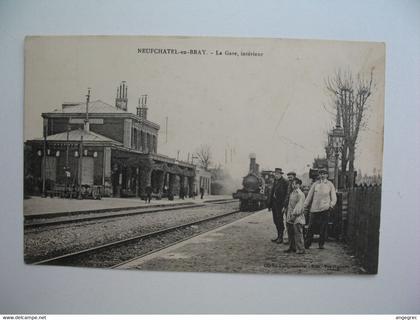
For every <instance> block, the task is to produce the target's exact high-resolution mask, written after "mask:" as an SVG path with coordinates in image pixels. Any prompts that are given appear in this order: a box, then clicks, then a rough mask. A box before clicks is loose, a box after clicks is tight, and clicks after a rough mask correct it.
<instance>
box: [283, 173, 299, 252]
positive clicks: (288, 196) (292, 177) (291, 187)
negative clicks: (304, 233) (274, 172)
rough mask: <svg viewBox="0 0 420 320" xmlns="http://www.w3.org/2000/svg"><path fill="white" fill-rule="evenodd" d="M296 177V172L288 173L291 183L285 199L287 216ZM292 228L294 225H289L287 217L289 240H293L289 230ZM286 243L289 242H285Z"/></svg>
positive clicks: (284, 210) (285, 213)
mask: <svg viewBox="0 0 420 320" xmlns="http://www.w3.org/2000/svg"><path fill="white" fill-rule="evenodd" d="M295 178H296V172H293V171H290V172H288V173H287V180H288V182H289V185H288V187H287V195H286V199H285V200H284V209H283V212H284V215H285V216H287V210H288V207H289V200H290V194H291V193H292V191H293V186H292V184H293V180H294V179H295ZM290 228H293V226H289V225H288V223H287V219H286V232H287V239H288V241H290V240H291V237H292V235H291V233H290V232H289V231H290V230H291V229H290ZM285 244H287V242H285Z"/></svg>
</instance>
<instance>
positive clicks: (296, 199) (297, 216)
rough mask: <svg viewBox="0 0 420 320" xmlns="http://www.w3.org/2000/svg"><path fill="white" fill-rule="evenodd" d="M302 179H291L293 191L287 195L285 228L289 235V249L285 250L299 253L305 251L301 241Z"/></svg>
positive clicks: (302, 213)
mask: <svg viewBox="0 0 420 320" xmlns="http://www.w3.org/2000/svg"><path fill="white" fill-rule="evenodd" d="M301 185H302V181H301V180H300V179H298V178H294V179H293V181H292V188H293V191H292V192H291V193H290V195H289V204H288V206H287V216H286V223H287V230H288V232H287V233H288V235H289V243H290V245H289V249H287V250H285V252H287V253H290V252H296V253H299V254H302V253H305V246H304V243H303V227H304V226H305V215H304V205H305V195H304V194H303V192H302V191H301V190H300V186H301Z"/></svg>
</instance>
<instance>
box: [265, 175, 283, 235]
mask: <svg viewBox="0 0 420 320" xmlns="http://www.w3.org/2000/svg"><path fill="white" fill-rule="evenodd" d="M287 188H288V183H287V181H286V179H284V178H283V170H282V169H280V168H276V169H275V170H274V184H273V188H272V189H271V193H270V198H269V201H268V204H267V207H268V211H270V210H272V211H273V221H274V225H275V226H276V229H277V238H276V239H273V240H271V241H273V242H275V243H282V242H283V231H284V224H283V208H284V204H285V203H284V202H285V199H286V196H287Z"/></svg>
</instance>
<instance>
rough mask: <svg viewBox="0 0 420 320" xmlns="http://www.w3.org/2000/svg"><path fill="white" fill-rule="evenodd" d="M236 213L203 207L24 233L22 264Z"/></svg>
mask: <svg viewBox="0 0 420 320" xmlns="http://www.w3.org/2000/svg"><path fill="white" fill-rule="evenodd" d="M237 209H238V203H227V204H206V206H205V207H201V208H192V209H180V210H173V211H166V212H165V211H162V212H154V213H145V214H142V215H136V216H128V217H119V218H113V219H107V220H105V221H102V220H101V221H92V222H89V223H80V224H72V225H70V226H68V227H67V228H62V229H52V230H44V231H40V232H28V233H25V235H24V247H25V261H26V262H28V263H31V262H34V261H37V260H43V259H47V258H50V257H54V256H57V255H62V254H66V253H70V252H74V251H78V250H82V249H87V248H90V247H93V246H97V245H101V244H104V243H108V242H112V241H118V240H122V239H126V238H130V237H134V236H136V235H141V234H145V233H149V232H153V231H157V230H159V229H163V228H168V227H171V226H174V225H178V224H183V223H187V222H191V221H193V220H199V219H204V218H207V217H210V216H214V215H219V214H221V213H227V212H230V211H234V210H237Z"/></svg>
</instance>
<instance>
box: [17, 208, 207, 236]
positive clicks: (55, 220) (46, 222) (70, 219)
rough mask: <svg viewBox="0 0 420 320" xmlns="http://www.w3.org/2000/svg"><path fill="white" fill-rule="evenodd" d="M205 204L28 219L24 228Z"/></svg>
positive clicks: (35, 229)
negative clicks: (36, 219)
mask: <svg viewBox="0 0 420 320" xmlns="http://www.w3.org/2000/svg"><path fill="white" fill-rule="evenodd" d="M204 206H205V205H204V204H185V205H182V206H181V205H177V206H173V207H164V208H160V207H159V208H153V209H148V208H143V210H140V209H132V210H125V211H122V210H118V211H116V212H115V211H110V212H100V213H82V214H79V215H70V216H63V217H52V218H48V219H47V218H44V219H40V220H38V221H28V222H25V224H24V229H25V232H27V231H37V230H38V229H39V228H42V227H50V226H57V225H62V227H66V226H67V225H68V224H73V223H80V222H89V221H95V220H104V219H112V218H118V217H127V216H132V215H139V214H146V213H154V212H162V211H173V210H183V209H191V208H199V207H204ZM31 220H34V219H31ZM57 229H58V228H57Z"/></svg>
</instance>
